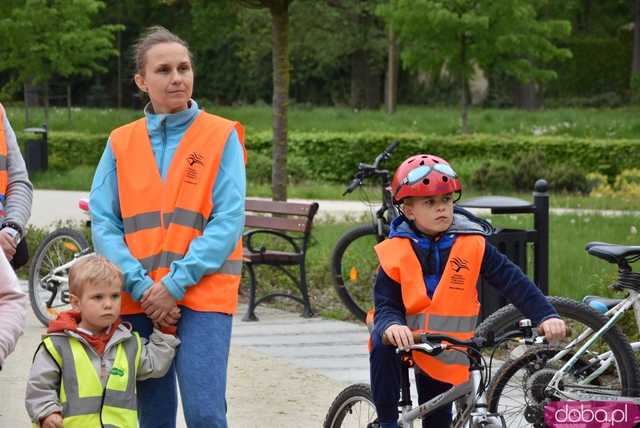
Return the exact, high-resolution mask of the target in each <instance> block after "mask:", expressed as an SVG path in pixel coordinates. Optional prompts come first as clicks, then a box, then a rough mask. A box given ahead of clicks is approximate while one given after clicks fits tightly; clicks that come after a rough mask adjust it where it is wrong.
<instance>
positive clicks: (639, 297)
mask: <svg viewBox="0 0 640 428" xmlns="http://www.w3.org/2000/svg"><path fill="white" fill-rule="evenodd" d="M632 306H633V309H634V314H635V317H636V323H637V324H638V327H639V328H640V294H639V293H638V292H637V291H635V290H629V296H627V298H625V299H624V300H622V301H621V302H620V303H618V304H617V305H616V306H615V307H613V308H611V309H610V310H609V311H607V312H606V314H605V315H606V316H607V317H609V320H608V321H607V323H606V324H605V325H604V326H602V328H601V329H600V330H598V331H597V332H596V333H595V334H593V335H591V333H593V330H592V329H590V328H588V329H586V330H585V331H583V332H582V333H581V334H580V335H579V336H578V337H576V338H575V339H574V340H572V341H571V342H570V343H569V344H568V345H567V346H566V347H565V348H564V349H563V350H562V351H560V352H558V353H557V354H556V355H555V356H554V357H553V358H552V359H551V360H550V361H558V360H560V359H562V358H563V357H564V356H566V355H567V354H569V352H571V348H572V347H573V346H575V345H576V344H577V343H580V342H581V341H583V340H585V339H587V337H589V336H590V335H591V337H589V339H588V340H587V341H586V342H585V343H584V344H582V346H581V347H580V349H578V351H577V352H576V353H575V354H573V355H572V356H571V358H570V359H569V360H568V361H567V362H566V363H565V364H564V365H563V366H562V367H561V368H560V369H559V370H558V371H557V372H556V373H555V374H554V376H553V378H552V379H551V381H550V382H549V384H548V386H547V390H553V392H554V393H555V394H558V395H559V396H561V397H563V398H565V399H569V400H581V401H584V400H600V401H633V402H635V403H636V404H640V397H622V396H617V395H606V394H597V393H586V392H573V391H563V390H561V389H560V388H559V383H560V382H561V380H562V379H563V377H564V376H565V375H566V374H568V373H569V370H570V369H571V368H572V367H573V365H574V364H575V363H576V362H577V361H578V360H579V359H580V357H581V356H582V355H584V354H585V353H586V352H587V350H588V349H589V348H590V347H591V345H592V344H593V343H594V342H595V341H596V340H598V339H599V338H600V337H602V336H603V335H604V334H605V333H606V332H607V331H608V330H609V329H610V328H611V327H612V326H613V325H615V323H616V322H618V320H619V319H620V318H621V317H622V316H623V315H624V313H625V312H626V311H627V310H628V309H629V308H631V307H632ZM634 345H635V346H634V347H633V349H634V350H636V349H638V348H640V342H635V343H634ZM596 360H600V363H599V367H598V369H596V370H595V371H594V372H593V373H591V374H590V375H589V376H587V377H586V378H585V379H583V380H581V381H580V382H579V383H578V384H579V385H580V386H581V388H583V389H589V388H591V389H594V390H598V389H600V388H599V387H598V386H591V385H589V383H590V382H592V381H593V380H594V379H596V378H597V377H598V376H600V375H601V374H602V373H604V372H605V371H606V370H607V369H608V368H609V367H610V366H611V364H613V363H614V362H615V360H614V358H613V355H612V353H611V351H608V352H605V353H602V354H600V355H597V356H595V357H593V358H591V359H590V360H589V363H593V362H596Z"/></svg>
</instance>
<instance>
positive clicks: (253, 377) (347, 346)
mask: <svg viewBox="0 0 640 428" xmlns="http://www.w3.org/2000/svg"><path fill="white" fill-rule="evenodd" d="M22 287H23V289H24V290H25V291H26V288H27V285H26V282H25V281H22ZM27 311H28V320H27V328H26V330H25V334H24V336H23V337H22V338H21V339H20V341H19V342H18V346H17V349H16V351H15V352H14V353H13V354H12V355H10V356H9V358H8V359H7V360H6V362H5V364H4V368H3V370H2V371H1V372H0V427H7V428H8V427H12V428H14V427H15V428H22V427H24V428H28V427H29V426H30V424H29V421H28V419H27V416H26V412H25V410H24V390H25V382H26V379H27V376H28V373H29V368H30V366H31V359H32V355H33V352H34V351H35V349H36V348H37V346H38V343H39V342H40V340H41V335H42V334H43V333H44V328H43V327H42V325H40V323H39V322H38V321H37V320H36V318H35V316H34V315H33V313H32V312H31V310H30V308H28V309H27ZM244 311H245V306H244V305H241V306H240V307H239V308H238V314H239V316H236V317H235V318H234V322H233V334H232V339H231V343H232V348H231V356H230V366H229V389H228V400H229V425H230V426H231V427H274V426H282V427H307V426H320V425H321V423H322V420H323V419H324V417H325V414H326V411H327V409H328V408H329V405H330V404H331V402H332V400H333V399H334V398H335V396H336V395H337V394H338V393H339V392H340V391H341V390H342V388H344V387H345V386H346V385H348V384H350V383H354V382H368V377H369V376H368V354H367V337H368V334H367V330H366V328H365V327H364V326H363V325H360V324H356V323H351V322H343V321H334V320H326V319H322V318H318V317H316V318H311V319H304V318H301V317H300V316H299V315H298V314H296V313H291V312H285V311H280V310H277V309H272V308H268V307H262V306H260V307H259V308H258V309H257V310H256V313H257V315H258V316H259V318H260V321H258V322H243V321H241V318H242V317H241V314H243V313H244ZM300 420H304V421H306V422H305V423H298V422H297V421H300ZM185 426H186V424H185V423H184V418H183V417H182V414H181V413H180V412H179V423H178V427H185Z"/></svg>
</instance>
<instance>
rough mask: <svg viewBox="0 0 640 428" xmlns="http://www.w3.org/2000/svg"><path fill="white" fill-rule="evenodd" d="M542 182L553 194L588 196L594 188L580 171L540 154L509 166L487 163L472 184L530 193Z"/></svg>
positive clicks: (518, 158) (522, 157) (519, 157)
mask: <svg viewBox="0 0 640 428" xmlns="http://www.w3.org/2000/svg"><path fill="white" fill-rule="evenodd" d="M539 178H544V179H546V180H547V181H548V182H549V185H550V188H551V190H554V191H565V192H573V193H576V192H580V193H584V194H588V193H589V192H590V191H591V188H592V187H591V186H590V182H589V180H588V179H587V176H586V175H585V174H584V173H583V172H581V171H579V170H578V168H576V167H575V166H573V165H571V164H551V163H549V162H547V160H546V158H545V155H544V153H542V152H539V151H533V152H524V153H521V154H518V155H516V156H515V157H514V160H513V162H509V163H508V162H505V161H495V160H493V161H488V162H485V163H483V164H482V165H481V166H480V168H478V169H477V170H476V171H475V172H474V174H473V176H472V179H471V184H472V185H473V186H474V187H476V188H477V189H479V190H494V191H495V190H514V189H515V190H518V191H530V190H531V189H532V188H533V185H534V183H535V182H536V180H537V179H539Z"/></svg>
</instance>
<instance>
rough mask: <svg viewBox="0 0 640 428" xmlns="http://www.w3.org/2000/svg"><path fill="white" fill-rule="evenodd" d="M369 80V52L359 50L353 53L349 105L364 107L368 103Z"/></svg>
mask: <svg viewBox="0 0 640 428" xmlns="http://www.w3.org/2000/svg"><path fill="white" fill-rule="evenodd" d="M368 80H369V63H368V61H367V53H366V52H365V51H364V50H361V49H359V50H357V51H355V52H353V53H352V54H351V97H350V98H349V107H351V108H364V107H365V106H366V105H367V81H368Z"/></svg>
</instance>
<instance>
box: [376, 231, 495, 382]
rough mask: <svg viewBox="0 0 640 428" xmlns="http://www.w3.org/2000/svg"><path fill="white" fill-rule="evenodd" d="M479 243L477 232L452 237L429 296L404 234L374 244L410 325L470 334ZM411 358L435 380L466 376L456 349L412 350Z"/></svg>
mask: <svg viewBox="0 0 640 428" xmlns="http://www.w3.org/2000/svg"><path fill="white" fill-rule="evenodd" d="M484 246H485V239H484V237H482V236H480V235H460V236H458V237H457V238H456V240H455V242H454V244H453V247H452V248H451V252H450V254H449V259H448V260H447V265H446V266H445V268H444V272H443V273H442V277H441V278H440V282H439V283H438V286H437V288H436V291H435V293H434V295H433V299H430V298H429V296H428V295H427V287H426V285H425V282H424V277H423V272H422V268H421V267H420V262H419V261H418V257H417V256H416V254H415V252H414V250H413V248H412V247H411V242H410V240H409V239H405V238H393V239H388V240H386V241H383V242H381V243H379V244H378V245H376V246H375V250H376V253H377V254H378V259H379V260H380V265H381V268H382V269H383V270H384V272H385V273H386V274H387V275H388V276H389V278H391V279H393V280H394V281H396V282H397V283H399V284H400V287H401V289H402V303H403V304H404V307H405V310H406V319H407V325H408V326H409V328H410V329H411V330H413V331H416V332H421V333H422V332H424V333H440V334H446V335H449V336H452V337H456V338H458V339H460V340H468V339H470V338H472V337H473V332H474V330H475V327H476V322H477V319H478V314H479V313H480V303H479V302H478V291H477V288H476V283H477V281H478V277H479V275H480V268H481V265H482V258H483V255H484ZM412 358H413V360H414V361H415V363H416V365H417V366H418V367H419V368H420V369H421V370H422V371H424V372H425V373H427V374H428V375H429V376H431V377H432V378H434V379H437V380H439V381H441V382H447V383H451V384H454V385H457V384H461V383H464V382H466V381H467V380H468V378H469V360H468V358H467V356H466V355H465V354H464V353H461V352H459V351H455V350H447V351H444V352H442V353H441V354H440V355H437V356H435V357H432V356H429V355H425V354H423V353H419V352H414V353H413V355H412Z"/></svg>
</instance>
